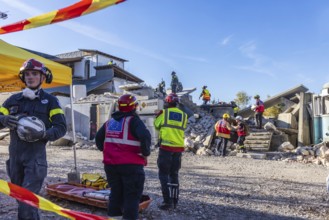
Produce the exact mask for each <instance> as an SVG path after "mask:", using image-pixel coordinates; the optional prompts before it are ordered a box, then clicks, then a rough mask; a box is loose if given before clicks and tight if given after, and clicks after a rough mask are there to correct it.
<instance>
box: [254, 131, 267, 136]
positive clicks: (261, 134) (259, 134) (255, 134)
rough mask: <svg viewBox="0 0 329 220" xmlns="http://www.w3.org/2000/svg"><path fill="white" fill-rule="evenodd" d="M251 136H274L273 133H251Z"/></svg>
mask: <svg viewBox="0 0 329 220" xmlns="http://www.w3.org/2000/svg"><path fill="white" fill-rule="evenodd" d="M249 136H272V133H271V132H257V131H256V132H253V131H252V132H250V134H249Z"/></svg>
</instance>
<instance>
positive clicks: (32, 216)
mask: <svg viewBox="0 0 329 220" xmlns="http://www.w3.org/2000/svg"><path fill="white" fill-rule="evenodd" d="M6 166H7V173H8V176H9V177H10V181H11V182H12V183H13V184H16V185H18V186H21V187H23V188H25V189H27V190H29V191H31V192H33V193H35V194H38V193H39V192H40V190H41V187H42V184H43V181H44V179H45V178H46V176H47V162H46V161H45V160H40V159H37V160H35V159H33V160H26V161H17V160H15V159H9V160H7V162H6ZM18 219H19V220H39V219H40V217H39V213H38V209H37V208H34V207H32V206H30V205H27V204H25V203H22V202H18Z"/></svg>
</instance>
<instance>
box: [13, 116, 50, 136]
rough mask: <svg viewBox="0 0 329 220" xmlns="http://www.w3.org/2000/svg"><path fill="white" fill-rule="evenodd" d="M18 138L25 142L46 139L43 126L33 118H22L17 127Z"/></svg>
mask: <svg viewBox="0 0 329 220" xmlns="http://www.w3.org/2000/svg"><path fill="white" fill-rule="evenodd" d="M17 134H18V137H19V138H20V139H21V140H23V141H27V142H35V141H38V140H41V139H43V138H45V137H46V128H45V124H44V123H43V122H42V121H41V120H40V119H38V118H37V117H35V116H24V117H22V118H20V119H19V121H18V126H17Z"/></svg>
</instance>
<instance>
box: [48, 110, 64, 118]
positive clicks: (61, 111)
mask: <svg viewBox="0 0 329 220" xmlns="http://www.w3.org/2000/svg"><path fill="white" fill-rule="evenodd" d="M57 114H64V112H63V110H62V109H61V108H55V109H52V110H50V112H49V115H50V118H51V117H53V116H54V115H57Z"/></svg>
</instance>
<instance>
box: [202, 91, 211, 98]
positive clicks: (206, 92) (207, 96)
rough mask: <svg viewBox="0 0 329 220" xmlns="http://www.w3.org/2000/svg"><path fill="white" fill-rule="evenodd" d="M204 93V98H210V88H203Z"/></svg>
mask: <svg viewBox="0 0 329 220" xmlns="http://www.w3.org/2000/svg"><path fill="white" fill-rule="evenodd" d="M202 93H203V97H202V99H203V100H210V92H209V90H208V89H203V92H202Z"/></svg>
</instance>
